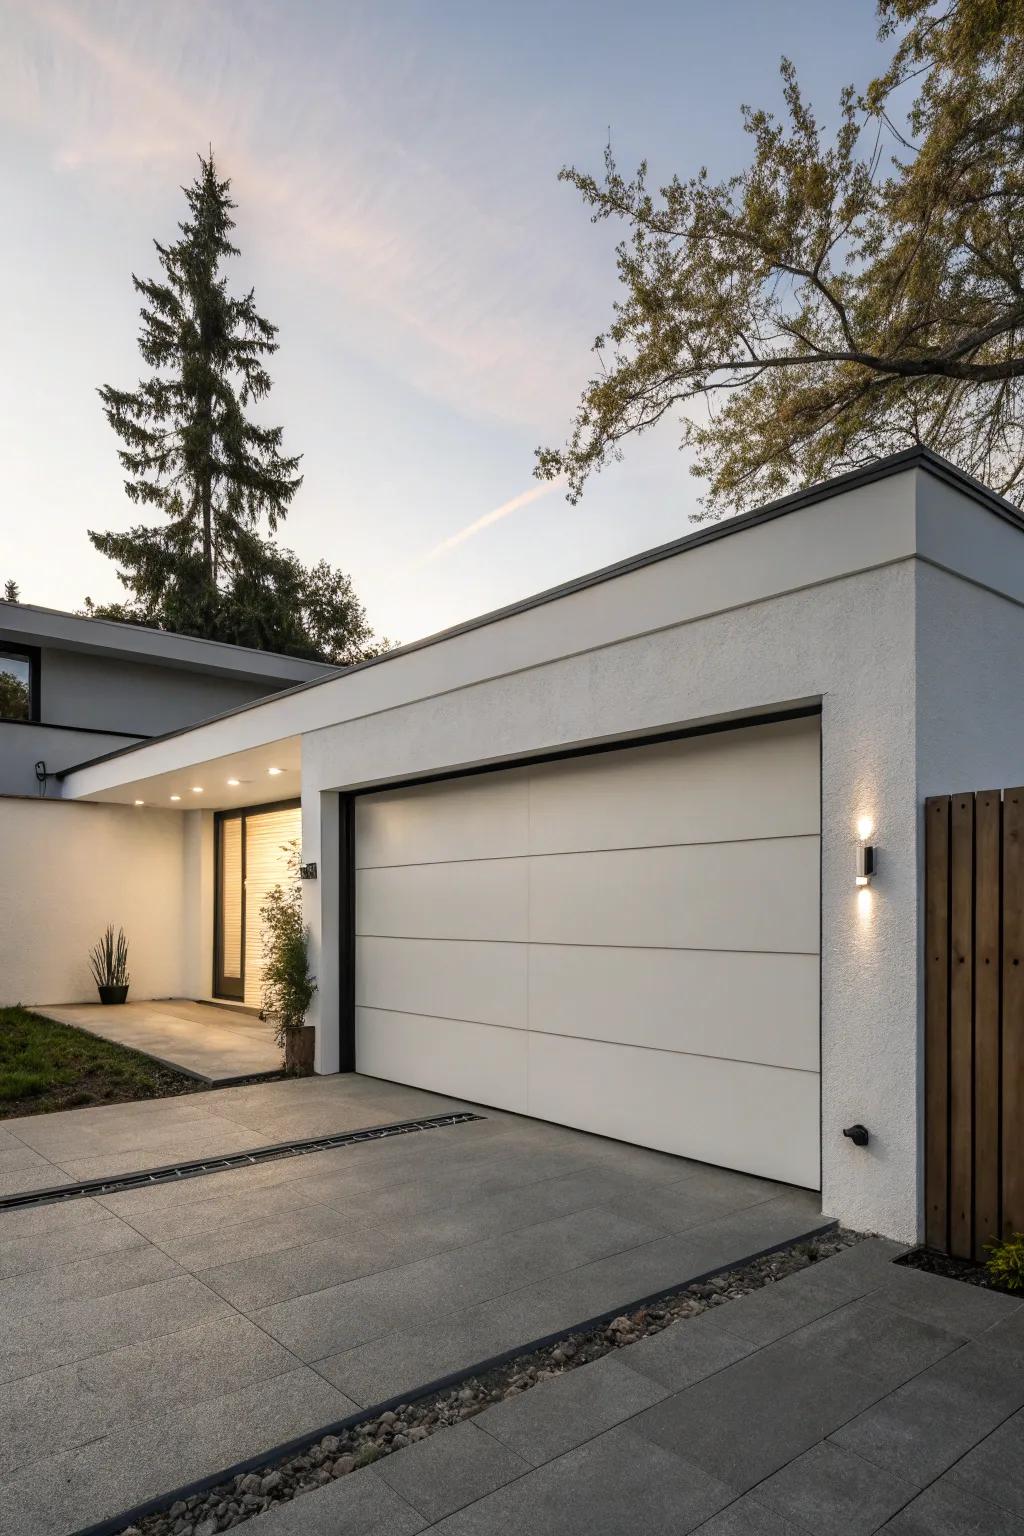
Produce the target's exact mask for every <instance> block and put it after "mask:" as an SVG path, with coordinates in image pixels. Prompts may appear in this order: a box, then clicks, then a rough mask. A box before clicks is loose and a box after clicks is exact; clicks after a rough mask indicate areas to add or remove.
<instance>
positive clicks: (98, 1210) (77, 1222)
mask: <svg viewBox="0 0 1024 1536" xmlns="http://www.w3.org/2000/svg"><path fill="white" fill-rule="evenodd" d="M109 1214H110V1213H109V1212H108V1211H105V1210H104V1209H103V1207H102V1206H101V1205H98V1204H97V1203H96V1201H95V1200H88V1199H74V1200H67V1201H62V1202H61V1203H60V1204H57V1205H35V1206H27V1207H16V1208H15V1209H13V1210H9V1211H0V1249H3V1248H6V1246H7V1244H8V1243H16V1242H18V1241H20V1239H22V1238H25V1237H40V1236H42V1235H43V1234H44V1233H47V1232H68V1231H70V1229H71V1228H72V1227H74V1226H83V1225H84V1224H85V1223H86V1222H88V1221H102V1220H105V1219H106V1217H107V1216H108V1215H109Z"/></svg>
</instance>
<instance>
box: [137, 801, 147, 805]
mask: <svg viewBox="0 0 1024 1536" xmlns="http://www.w3.org/2000/svg"><path fill="white" fill-rule="evenodd" d="M145 803H146V802H145V800H136V802H135V804H136V805H145Z"/></svg>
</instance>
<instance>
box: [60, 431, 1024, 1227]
mask: <svg viewBox="0 0 1024 1536" xmlns="http://www.w3.org/2000/svg"><path fill="white" fill-rule="evenodd" d="M1022 641H1024V526H1022V524H1021V522H1020V520H1019V519H1018V518H1017V517H1016V515H1015V514H1014V513H1013V511H1012V509H1009V508H1007V507H1006V506H1005V505H1004V504H1000V503H999V502H998V501H997V499H996V498H994V497H991V496H990V495H988V493H985V492H983V491H982V490H981V488H976V487H973V486H972V485H971V484H970V483H969V482H967V481H966V480H965V479H964V478H963V477H960V476H957V475H956V474H955V472H952V471H949V470H948V468H946V467H945V466H942V465H941V464H940V463H938V462H937V461H934V460H932V459H931V458H929V457H928V456H926V455H906V456H902V457H900V458H898V459H896V460H894V461H891V462H890V463H888V464H883V465H880V466H878V467H876V469H875V470H874V471H873V472H872V473H870V474H867V475H863V476H858V477H851V478H847V479H846V480H842V481H838V482H835V483H834V484H833V485H831V486H827V487H823V488H817V489H816V491H814V492H812V493H809V494H807V495H806V496H803V497H799V498H792V499H790V500H788V501H787V502H785V503H782V504H780V505H779V506H777V507H775V508H770V509H767V510H766V512H764V513H762V514H755V515H753V516H750V517H746V518H740V519H734V520H732V521H731V522H730V523H726V524H723V525H719V526H718V527H717V528H716V529H713V530H710V531H709V532H708V533H707V534H701V535H699V536H697V537H696V538H694V539H691V540H687V541H682V542H681V543H680V544H679V545H677V546H669V547H667V548H665V549H663V550H659V551H654V552H650V553H649V554H648V555H646V556H642V557H638V558H637V560H636V561H631V562H625V563H624V564H623V566H621V567H617V568H614V569H613V570H610V571H607V572H601V573H597V575H596V576H594V577H592V578H586V579H584V580H582V581H581V582H580V583H578V584H572V585H570V587H569V588H567V589H562V590H561V591H559V592H557V593H551V594H542V595H541V596H540V597H539V598H538V599H536V600H533V601H532V602H531V603H529V604H524V605H521V606H519V607H518V608H516V609H514V610H510V611H508V612H504V613H499V614H496V615H491V616H489V617H488V618H487V619H486V620H483V621H480V622H478V623H475V624H472V625H467V626H463V627H461V628H460V629H458V630H456V631H453V632H450V633H448V634H446V635H442V636H439V637H436V638H434V639H433V640H431V641H429V642H424V643H422V644H420V645H417V646H413V647H407V648H405V649H403V650H400V651H398V652H395V653H393V654H392V655H391V656H389V657H387V658H384V659H382V660H380V661H377V662H374V663H371V664H364V665H363V666H361V667H358V668H355V669H352V670H351V671H349V672H347V673H345V674H343V675H341V676H339V677H338V678H336V679H333V680H328V681H326V682H324V683H323V684H321V685H319V686H316V687H305V688H300V689H298V690H293V691H292V692H290V693H288V694H284V695H282V696H280V697H278V698H276V699H272V700H269V701H266V702H264V703H262V704H260V705H258V706H255V707H250V708H245V709H242V710H240V711H237V712H235V713H234V714H231V715H228V716H226V717H225V718H223V719H220V720H214V721H211V722H208V723H206V724H204V725H201V726H198V727H196V728H195V729H193V730H190V731H188V732H187V733H184V734H179V735H176V736H172V737H169V738H166V739H164V740H161V741H155V742H152V743H147V744H145V745H144V746H140V747H137V748H134V749H132V750H131V751H129V752H127V753H123V754H121V755H119V756H116V757H113V758H110V759H108V760H106V761H100V762H97V763H95V764H92V765H87V766H83V767H81V768H80V769H78V770H77V771H74V772H72V773H70V774H68V775H67V777H66V778H65V779H64V781H63V787H64V793H65V795H66V796H68V797H70V798H76V799H88V800H94V799H98V800H113V801H131V800H132V799H133V798H136V797H137V798H140V799H144V800H145V801H146V802H147V804H146V806H145V807H144V808H143V809H142V811H141V812H140V814H143V815H148V814H149V806H150V805H155V804H159V805H164V804H166V803H167V798H168V796H169V795H170V794H171V793H178V792H180V789H181V787H182V786H186V785H187V784H188V783H190V782H193V781H194V782H199V780H198V779H197V775H200V776H202V781H203V783H204V785H206V786H207V789H206V795H205V797H204V803H205V804H215V805H216V804H225V805H226V804H231V803H236V804H237V803H239V802H238V800H237V794H238V791H237V789H232V790H227V789H225V788H223V786H224V785H225V784H226V781H227V779H228V778H229V777H242V775H243V772H246V771H248V772H249V774H250V782H251V783H254V784H255V785H256V787H257V788H258V787H259V785H261V784H262V783H264V782H265V780H263V778H262V774H263V773H265V772H267V771H269V770H268V769H267V767H266V765H267V763H268V762H270V761H271V760H272V758H278V759H281V760H282V761H284V760H285V759H286V758H287V760H288V762H289V764H290V768H289V772H290V773H291V775H292V778H291V779H290V780H289V783H290V784H291V785H292V787H293V792H294V790H296V789H299V790H301V796H302V805H303V857H304V859H305V860H306V861H307V862H310V861H314V860H315V861H316V862H317V864H318V866H319V878H318V879H317V880H316V881H310V882H308V883H307V884H306V886H305V887H304V892H305V900H306V910H307V916H308V920H309V924H310V929H311V935H312V949H313V966H314V969H315V970H316V972H317V975H318V978H319V992H318V995H317V999H316V1003H315V1022H316V1023H317V1026H318V1043H317V1066H318V1070H320V1071H322V1072H331V1071H334V1070H337V1068H338V1066H339V1063H341V1064H345V1063H344V1062H342V1056H341V1053H342V1051H343V1050H344V1049H346V1042H345V1039H344V1037H343V1034H342V1032H341V1025H342V1022H343V1020H344V1016H345V1008H346V1003H345V998H346V991H347V988H348V985H349V978H348V977H346V975H345V974H344V971H343V959H342V955H343V952H344V946H343V942H342V939H343V935H342V934H341V933H340V931H339V930H340V927H341V922H342V916H341V913H342V907H343V905H344V901H343V876H344V871H343V869H342V851H341V847H340V825H341V817H340V810H339V808H340V800H339V795H340V794H345V793H348V792H351V791H356V790H360V789H365V788H367V787H370V786H384V785H387V784H388V783H397V782H401V781H404V780H407V779H418V778H424V777H428V776H432V775H443V774H445V773H448V772H455V771H462V770H465V769H468V768H472V767H475V766H480V765H496V764H499V763H514V762H516V761H517V760H520V759H524V758H530V757H533V756H537V755H543V754H545V753H552V752H558V751H565V750H572V749H576V748H581V747H586V746H588V745H593V744H596V743H601V742H608V741H614V740H629V739H632V738H636V737H644V736H647V735H651V734H656V733H659V732H665V731H667V730H674V729H686V728H694V727H699V726H701V725H706V724H709V723H712V722H721V721H723V720H735V719H752V718H757V717H760V716H763V715H765V714H766V713H772V712H778V711H787V710H792V709H797V708H802V707H808V706H811V707H814V706H816V707H819V708H820V711H821V807H822V817H821V1070H822V1088H821V1154H822V1202H823V1208H824V1210H825V1211H826V1213H828V1214H830V1215H834V1216H838V1217H840V1218H842V1219H843V1220H844V1221H846V1222H848V1223H850V1224H852V1225H854V1226H857V1227H860V1228H862V1229H866V1230H874V1231H879V1232H883V1233H886V1234H888V1235H891V1236H894V1237H898V1238H903V1239H913V1238H915V1237H916V1236H917V1235H918V1232H919V1229H920V1220H921V1205H922V1193H921V1172H920V1170H921V1159H922V1115H921V1081H922V1071H921V1038H922V1009H923V989H922V973H921V940H922V920H923V919H922V903H921V871H922V862H923V847H922V804H923V799H924V796H925V795H927V794H930V793H936V792H941V791H951V790H958V789H964V788H968V787H970V788H981V787H986V786H999V785H1004V784H1011V783H1016V782H1020V780H1021V779H1022V778H1024V712H1022V711H1021V709H1020V688H1019V682H1018V677H1019V653H1020V649H1021V644H1022ZM249 793H250V797H251V798H252V799H253V800H254V801H255V800H256V799H257V798H258V797H257V796H256V795H255V794H254V793H253V792H252V791H250V792H249ZM232 797H235V798H234V799H232ZM267 798H269V796H268V797H267ZM863 817H868V818H870V820H871V821H872V822H873V824H874V827H875V831H874V833H873V837H872V840H873V842H874V844H875V845H876V847H877V849H878V870H877V875H876V878H875V880H874V882H873V884H872V885H871V887H870V889H869V890H868V891H867V892H866V893H859V892H858V891H857V889H856V887H855V885H854V856H855V848H856V844H857V837H858V834H857V824H858V821H859V820H860V819H861V818H863ZM199 841H200V842H201V839H200V840H199ZM197 847H198V844H197ZM200 865H201V857H200V855H199V854H198V853H197V854H196V857H195V858H194V860H193V866H194V871H198V869H199V868H200ZM194 877H195V878H198V875H195V876H194ZM194 889H196V888H195V887H194ZM201 926H202V925H201V922H200V923H199V925H198V926H197V927H196V932H197V933H198V932H199V929H200V928H201ZM192 963H194V965H195V966H196V974H198V973H199V972H201V970H202V962H201V961H200V960H195V961H194V962H192ZM853 1121H861V1122H863V1123H864V1124H865V1125H867V1126H868V1127H869V1129H870V1131H871V1142H870V1145H869V1146H868V1147H867V1148H858V1147H855V1146H854V1145H853V1144H852V1143H851V1142H850V1141H849V1140H848V1139H844V1137H843V1135H842V1130H843V1127H844V1126H847V1125H849V1124H850V1123H851V1122H853Z"/></svg>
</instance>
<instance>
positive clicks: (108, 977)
mask: <svg viewBox="0 0 1024 1536" xmlns="http://www.w3.org/2000/svg"><path fill="white" fill-rule="evenodd" d="M89 964H90V965H91V966H92V974H93V976H94V977H95V978H96V986H97V988H98V989H99V994H100V1002H101V1003H104V1004H107V1003H123V1002H124V1001H125V999H126V998H127V996H128V982H129V980H130V977H129V975H128V940H127V939H126V938H125V936H124V929H123V928H119V929H118V930H117V933H116V934H115V932H114V929H113V927H112V925H111V924H110V923H108V924H107V927H106V930H105V932H104V934H103V937H102V938H101V939H100V941H99V943H98V944H94V945H93V947H92V949H90V951H89Z"/></svg>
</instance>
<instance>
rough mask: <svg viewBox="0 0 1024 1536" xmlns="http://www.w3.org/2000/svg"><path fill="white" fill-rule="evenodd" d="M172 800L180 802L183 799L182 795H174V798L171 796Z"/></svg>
mask: <svg viewBox="0 0 1024 1536" xmlns="http://www.w3.org/2000/svg"><path fill="white" fill-rule="evenodd" d="M171 799H172V800H180V799H181V796H180V795H172V796H171Z"/></svg>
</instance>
